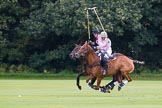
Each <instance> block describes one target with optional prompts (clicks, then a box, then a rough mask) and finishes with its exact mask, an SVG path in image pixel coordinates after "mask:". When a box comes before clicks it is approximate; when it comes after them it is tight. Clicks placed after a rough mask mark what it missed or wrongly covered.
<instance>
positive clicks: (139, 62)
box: [133, 60, 145, 64]
mask: <svg viewBox="0 0 162 108" xmlns="http://www.w3.org/2000/svg"><path fill="white" fill-rule="evenodd" d="M133 63H137V64H145V62H144V61H139V60H133Z"/></svg>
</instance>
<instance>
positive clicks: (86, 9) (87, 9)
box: [84, 8, 90, 39]
mask: <svg viewBox="0 0 162 108" xmlns="http://www.w3.org/2000/svg"><path fill="white" fill-rule="evenodd" d="M84 10H85V11H87V25H88V27H87V28H88V39H90V28H89V12H88V11H89V10H90V9H89V8H85V9H84Z"/></svg>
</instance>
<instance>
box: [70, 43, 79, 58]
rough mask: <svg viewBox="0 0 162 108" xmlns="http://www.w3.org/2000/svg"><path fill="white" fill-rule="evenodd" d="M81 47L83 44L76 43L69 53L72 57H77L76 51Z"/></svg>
mask: <svg viewBox="0 0 162 108" xmlns="http://www.w3.org/2000/svg"><path fill="white" fill-rule="evenodd" d="M80 48H81V45H77V44H75V47H74V49H73V50H72V51H71V53H70V54H69V56H70V58H72V59H75V58H76V52H78V51H79V49H80Z"/></svg>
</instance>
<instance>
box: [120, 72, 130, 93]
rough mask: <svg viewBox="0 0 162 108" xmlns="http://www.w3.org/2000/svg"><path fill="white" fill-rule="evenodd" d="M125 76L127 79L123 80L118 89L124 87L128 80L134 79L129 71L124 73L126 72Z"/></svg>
mask: <svg viewBox="0 0 162 108" xmlns="http://www.w3.org/2000/svg"><path fill="white" fill-rule="evenodd" d="M123 77H124V78H126V80H125V81H123V82H121V83H120V84H119V86H118V91H120V90H121V88H122V87H123V86H124V85H126V84H127V83H128V82H130V81H132V79H131V78H130V76H129V73H124V74H123Z"/></svg>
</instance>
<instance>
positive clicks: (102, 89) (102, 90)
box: [99, 86, 110, 93]
mask: <svg viewBox="0 0 162 108" xmlns="http://www.w3.org/2000/svg"><path fill="white" fill-rule="evenodd" d="M99 91H100V92H102V93H110V90H109V89H108V88H106V87H104V86H103V87H100V89H99Z"/></svg>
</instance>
